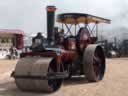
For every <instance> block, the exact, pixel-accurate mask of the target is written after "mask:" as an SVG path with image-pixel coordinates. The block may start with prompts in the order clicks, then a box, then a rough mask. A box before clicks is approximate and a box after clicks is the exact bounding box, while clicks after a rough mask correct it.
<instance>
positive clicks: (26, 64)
mask: <svg viewBox="0 0 128 96" xmlns="http://www.w3.org/2000/svg"><path fill="white" fill-rule="evenodd" d="M60 65H61V64H60ZM55 72H58V67H57V63H56V61H55V59H53V58H44V57H26V58H22V59H20V60H19V61H18V63H17V65H16V68H15V75H16V76H29V77H30V76H33V77H37V76H40V77H41V76H42V77H43V76H47V74H49V73H51V74H52V73H55ZM59 72H63V68H62V66H60V68H59ZM14 78H15V77H14ZM62 81H63V79H60V78H59V79H39V78H37V79H35V78H24V77H23V78H15V82H16V85H17V87H18V88H19V89H21V90H23V91H36V92H54V91H56V90H58V89H59V88H60V86H61V84H62Z"/></svg>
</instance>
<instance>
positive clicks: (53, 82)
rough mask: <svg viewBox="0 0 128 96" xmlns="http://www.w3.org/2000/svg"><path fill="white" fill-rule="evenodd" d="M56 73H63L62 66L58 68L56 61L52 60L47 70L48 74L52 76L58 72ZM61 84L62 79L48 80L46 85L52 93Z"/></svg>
mask: <svg viewBox="0 0 128 96" xmlns="http://www.w3.org/2000/svg"><path fill="white" fill-rule="evenodd" d="M58 71H59V72H63V66H62V64H60V65H59V68H58V67H57V63H56V61H55V60H54V59H53V60H52V62H51V63H50V66H49V68H48V73H51V74H54V73H55V72H58ZM62 82H63V79H49V80H48V85H49V87H50V88H51V90H52V91H53V92H54V91H56V90H58V89H59V88H60V86H61V84H62Z"/></svg>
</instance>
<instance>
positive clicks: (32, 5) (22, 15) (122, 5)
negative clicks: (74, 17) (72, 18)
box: [0, 0, 128, 36]
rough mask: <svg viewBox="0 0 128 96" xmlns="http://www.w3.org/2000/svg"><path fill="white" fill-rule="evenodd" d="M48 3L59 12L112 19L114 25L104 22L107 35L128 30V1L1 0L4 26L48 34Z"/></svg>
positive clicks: (1, 15) (2, 23) (103, 26)
mask: <svg viewBox="0 0 128 96" xmlns="http://www.w3.org/2000/svg"><path fill="white" fill-rule="evenodd" d="M47 5H54V6H56V7H57V8H58V9H57V11H56V14H58V13H63V12H80V13H88V14H92V15H96V16H100V17H104V18H108V19H111V24H109V25H106V24H103V25H101V26H102V28H104V29H105V30H104V32H103V34H108V35H109V36H110V34H115V35H117V33H118V35H119V34H120V31H122V30H123V31H125V32H124V33H127V32H128V31H127V29H128V23H127V20H128V7H127V6H128V0H0V28H1V29H21V30H23V31H24V32H25V34H30V33H37V32H43V33H46V31H47V30H46V6H47ZM106 31H107V32H106ZM115 31H116V32H115Z"/></svg>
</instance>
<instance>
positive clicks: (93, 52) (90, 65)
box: [83, 44, 105, 82]
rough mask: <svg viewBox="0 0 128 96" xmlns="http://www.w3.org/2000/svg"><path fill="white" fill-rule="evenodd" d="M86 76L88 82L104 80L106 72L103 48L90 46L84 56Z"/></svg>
mask: <svg viewBox="0 0 128 96" xmlns="http://www.w3.org/2000/svg"><path fill="white" fill-rule="evenodd" d="M83 68H84V74H85V75H86V78H87V80H88V81H93V82H96V81H100V80H102V78H103V76H104V72H105V56H104V52H103V49H102V47H101V46H98V45H96V44H93V45H88V46H87V48H86V49H85V52H84V56H83Z"/></svg>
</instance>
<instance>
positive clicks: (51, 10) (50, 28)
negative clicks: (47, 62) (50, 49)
mask: <svg viewBox="0 0 128 96" xmlns="http://www.w3.org/2000/svg"><path fill="white" fill-rule="evenodd" d="M55 10H56V7H55V6H47V40H48V45H53V44H54V41H55V34H54V20H55Z"/></svg>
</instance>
